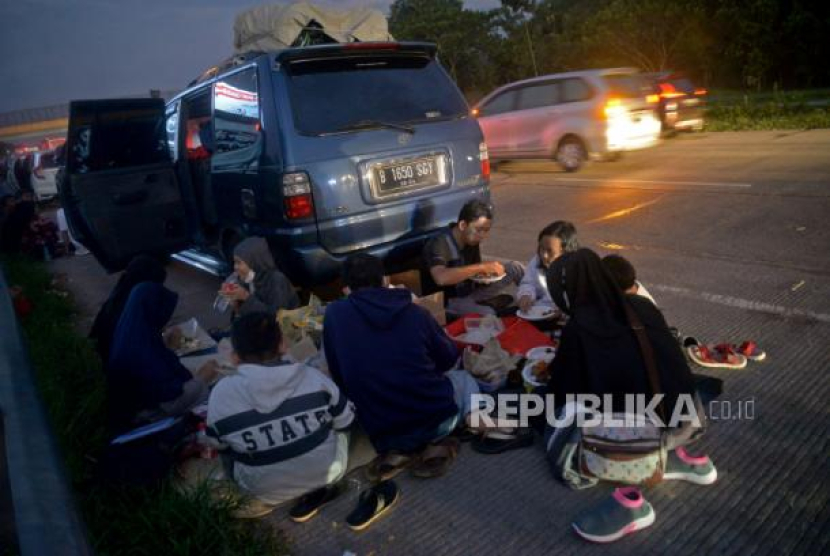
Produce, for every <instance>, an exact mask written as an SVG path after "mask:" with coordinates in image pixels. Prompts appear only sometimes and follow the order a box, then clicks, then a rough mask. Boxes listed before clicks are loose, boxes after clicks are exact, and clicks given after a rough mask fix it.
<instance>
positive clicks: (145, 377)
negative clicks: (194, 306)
mask: <svg viewBox="0 0 830 556" xmlns="http://www.w3.org/2000/svg"><path fill="white" fill-rule="evenodd" d="M178 299H179V296H178V294H176V293H175V292H172V291H170V290H168V289H167V288H165V287H164V286H162V285H160V284H155V283H152V282H144V283H142V284H139V285H137V286H136V287H135V288H133V290H132V293H130V295H129V298H128V300H127V304H126V306H125V307H124V312H123V313H122V315H121V318H120V319H119V320H118V326H117V327H116V329H115V334H114V336H113V340H112V350H111V352H110V358H109V363H108V365H107V382H108V385H109V404H110V416H111V419H112V422H111V424H112V426H113V428H114V429H115V430H123V429H126V428H129V427H130V426H131V425H134V424H136V422H137V421H142V420H149V419H154V418H157V417H161V416H171V415H178V414H182V413H184V412H186V411H187V410H189V409H190V408H192V407H193V406H194V405H196V404H198V403H199V402H201V401H203V400H204V399H206V398H207V394H208V388H207V383H209V382H210V381H211V380H212V379H213V378H215V376H216V372H217V365H216V362H215V361H211V362H208V363H207V364H205V365H204V366H203V367H202V368H201V369H199V370H198V371H197V372H196V373H195V375H196V376H195V377H194V375H193V374H191V373H190V371H189V370H187V369H186V368H185V367H184V366H183V365H182V364H181V363H180V362H179V358H178V356H177V355H176V354H175V352H173V351H172V350H171V349H170V348H168V347H167V345H166V344H165V342H164V339H163V337H162V331H163V329H164V326H165V325H166V324H167V321H168V320H170V317H171V316H172V315H173V311H174V309H175V308H176V303H177V302H178Z"/></svg>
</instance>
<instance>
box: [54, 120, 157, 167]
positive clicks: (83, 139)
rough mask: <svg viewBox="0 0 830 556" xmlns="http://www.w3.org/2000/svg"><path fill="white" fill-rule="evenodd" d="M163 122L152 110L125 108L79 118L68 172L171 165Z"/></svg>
mask: <svg viewBox="0 0 830 556" xmlns="http://www.w3.org/2000/svg"><path fill="white" fill-rule="evenodd" d="M165 127H166V126H165V122H164V120H163V119H161V118H160V114H159V112H158V110H155V109H153V108H151V107H147V108H143V107H139V106H136V107H127V106H125V107H124V108H123V109H122V110H107V111H102V112H101V113H99V114H95V113H89V114H83V115H81V116H79V117H78V121H77V122H76V123H75V128H74V130H73V132H74V133H75V137H74V138H73V139H74V140H73V141H72V143H73V152H72V153H71V154H70V157H69V166H70V170H72V171H73V172H77V173H87V172H98V171H103V170H115V169H119V168H131V167H136V166H144V165H148V164H158V163H162V162H169V161H170V153H169V151H168V150H167V137H166V134H165Z"/></svg>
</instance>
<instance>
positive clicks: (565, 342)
mask: <svg viewBox="0 0 830 556" xmlns="http://www.w3.org/2000/svg"><path fill="white" fill-rule="evenodd" d="M547 285H548V289H549V290H550V294H551V297H552V299H553V301H554V303H556V305H557V307H559V308H560V309H562V310H563V311H564V312H565V313H567V314H568V315H569V316H570V318H569V320H568V323H567V324H566V325H565V327H564V329H563V331H562V336H561V338H560V343H559V349H558V350H557V353H556V358H555V359H554V360H553V361H552V363H551V365H550V374H551V379H550V381H549V383H548V388H549V393H552V394H553V395H554V404H555V405H556V406H557V407H558V408H559V410H560V411H559V412H558V413H559V414H558V416H559V417H560V419H563V420H566V419H564V418H565V417H566V415H573V414H574V413H573V412H579V411H580V408H579V402H578V401H577V402H576V403H568V402H569V400H567V399H566V396H568V395H579V394H593V395H596V396H601V397H603V399H602V402H601V403H602V404H605V403H606V401H605V397H606V396H607V397H610V403H611V406H612V407H610V408H609V407H607V406H605V405H603V406H601V407H600V408H599V409H600V410H601V411H602V412H603V413H604V414H606V415H607V414H609V413H611V412H616V413H621V412H623V411H625V410H627V409H628V410H629V411H631V409H629V408H627V407H626V404H625V397H626V396H627V395H644V396H645V397H646V400H648V401H649V402H650V401H651V400H652V396H653V395H655V394H656V393H657V392H655V390H656V388H654V387H653V385H652V383H651V381H650V380H649V374H648V363H647V359H646V358H647V357H649V355H648V354H649V350H650V352H651V356H650V357H649V359H651V360H652V361H653V364H654V367H656V374H657V377H658V382H659V390H660V392H659V393H662V394H664V396H665V397H664V398H663V401H662V411H661V407H660V405H659V404H658V406H657V408H656V410H655V412H656V414H657V415H658V416H659V418H660V419H661V420H662V421H663V423H662V425H660V424H659V423H655V424H658V425H660V426H661V427H662V429H663V440H664V446H665V448H667V450H668V451H667V454H666V457H665V460H664V462H663V469H661V470H659V473H660V474H659V476H658V478H661V479H663V480H682V481H687V482H691V483H694V484H697V485H711V484H713V483H714V482H715V481H716V480H717V476H718V474H717V469H716V468H715V466H714V464H713V463H712V460H711V459H709V457H708V456H705V455H692V454H690V453H688V452H687V451H686V445H687V444H688V443H689V442H690V441H691V440H693V439H694V438H696V437H697V436H699V435H700V433H702V431H703V424H704V423H705V415H704V412H703V408H702V406H701V405H700V403H699V399H698V397H697V396H696V392H695V381H694V378H693V376H692V373H691V370H690V369H689V365H688V364H687V362H686V359H685V357H684V356H683V353H682V352H681V350H680V346H679V345H678V343H677V342H676V341H675V339H674V336H673V335H672V333H671V332H670V330H669V327H668V325H667V324H666V320H665V319H664V318H663V315H662V313H661V312H660V310H659V309H658V308H657V307H656V306H655V305H654V303H652V302H651V301H650V300H648V299H646V298H644V297H642V296H640V295H636V294H626V293H624V292H623V291H622V290H621V289H620V287H619V285H618V284H617V282H616V281H615V279H614V277H613V276H612V275H611V273H610V272H609V271H608V269H607V268H606V267H605V266H604V265H603V264H602V262H601V261H600V258H599V256H598V255H597V254H596V253H594V252H593V251H591V250H590V249H579V250H577V251H575V252H573V253H566V254H564V255H562V256H561V257H560V258H559V259H557V260H556V261H554V263H553V264H552V265H551V266H550V268H549V269H548V272H547ZM640 329H641V330H642V331H643V332H644V336H645V342H644V343H645V344H646V348H645V349H643V347H642V346H641V344H640V339H639V338H638V336H637V332H636V330H640ZM684 400H685V401H684ZM678 402H681V403H679V404H678ZM643 407H644V406H643ZM678 410H679V411H678ZM690 410H693V412H694V414H690ZM634 411H638V410H636V409H635V410H634ZM639 411H640V412H642V411H643V410H642V409H640V410H639ZM678 416H681V417H682V420H681V419H678V422H677V423H674V422H673V419H674V417H678ZM689 417H692V419H691V420H688V418H689ZM694 417H696V419H694ZM571 431H572V427H571V426H555V427H554V426H551V427H549V428H548V430H547V432H546V439H545V446H546V451H547V457H548V459H549V461H550V462H551V463H552V464H553V466H554V469H555V472H556V473H557V474H560V473H561V478H562V479H563V480H566V481H567V482H569V483H570V484H571V485H577V484H578V485H579V488H584V487H585V486H590V485H591V484H595V483H596V482H597V479H596V478H595V477H593V476H592V475H590V474H587V475H586V474H583V471H584V470H583V469H582V467H581V466H579V465H577V464H575V463H573V459H572V458H571V457H569V454H570V452H569V449H568V448H567V446H568V443H569V442H571V440H570V438H571ZM568 462H571V463H570V464H569V463H568ZM583 463H584V461H583ZM653 521H654V511H653V509H652V507H651V505H650V504H649V503H648V501H647V500H645V498H644V497H643V496H642V494H641V493H640V492H639V491H638V490H637V489H636V488H634V487H629V488H627V489H617V490H615V491H614V493H613V494H612V496H611V497H609V498H608V499H606V500H605V501H603V502H602V503H600V504H599V505H598V506H596V507H594V508H590V509H588V510H586V511H585V512H584V513H583V514H582V515H580V516H579V517H577V519H576V520H575V522H574V523H573V524H572V526H573V528H574V530H575V531H576V533H577V534H579V535H580V536H582V537H583V538H586V539H588V540H591V541H600V542H610V541H613V540H616V539H618V538H620V537H622V536H624V535H626V534H628V533H631V532H633V531H636V530H638V529H642V528H644V527H648V526H649V525H650V524H651V523H653Z"/></svg>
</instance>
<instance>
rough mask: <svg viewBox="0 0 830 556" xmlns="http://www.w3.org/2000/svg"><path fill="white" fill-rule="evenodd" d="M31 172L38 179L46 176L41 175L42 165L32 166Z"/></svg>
mask: <svg viewBox="0 0 830 556" xmlns="http://www.w3.org/2000/svg"><path fill="white" fill-rule="evenodd" d="M32 173H33V174H34V175H35V176H36V177H38V178H39V179H43V178H45V177H46V176H44V175H43V166H36V167H35V168H34V170H32Z"/></svg>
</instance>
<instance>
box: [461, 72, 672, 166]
mask: <svg viewBox="0 0 830 556" xmlns="http://www.w3.org/2000/svg"><path fill="white" fill-rule="evenodd" d="M652 87H653V85H652V84H651V82H650V81H648V80H647V79H646V78H644V77H643V76H642V74H640V73H639V72H638V71H637V70H635V69H630V68H618V69H600V70H586V71H576V72H569V73H559V74H553V75H545V76H542V77H536V78H533V79H527V80H524V81H518V82H516V83H510V84H508V85H504V86H503V87H501V88H499V89H496V90H495V91H493V92H492V93H490V94H489V95H487V96H486V97H484V99H482V100H481V101H479V102H478V104H476V105H475V107H474V108H473V115H475V116H476V117H477V118H478V122H479V124H480V125H481V129H482V131H483V132H484V139H485V142H486V143H487V148H488V152H489V155H490V159H491V160H494V161H499V160H510V159H522V158H552V159H553V160H555V161H556V162H558V163H559V164H560V165H561V166H562V168H564V169H565V170H566V171H568V172H573V171H576V170H578V169H579V168H580V167H582V165H583V163H584V162H585V161H586V160H588V159H589V158H597V159H602V158H614V157H616V156H618V155H619V153H621V152H623V151H627V150H633V149H641V148H646V147H651V146H653V145H655V144H656V143H657V142H658V140H659V137H660V120H659V119H658V117H657V114H656V112H655V106H654V102H653V101H654V100H656V99H654V98H651V99H649V98H648V96H649V94H651V93H653V90H652Z"/></svg>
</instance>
